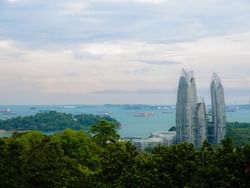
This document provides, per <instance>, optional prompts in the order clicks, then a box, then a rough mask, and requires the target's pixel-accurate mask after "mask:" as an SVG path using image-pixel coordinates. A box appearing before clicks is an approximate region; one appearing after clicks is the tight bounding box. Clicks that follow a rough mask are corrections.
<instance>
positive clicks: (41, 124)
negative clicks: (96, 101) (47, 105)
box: [0, 111, 120, 132]
mask: <svg viewBox="0 0 250 188" xmlns="http://www.w3.org/2000/svg"><path fill="white" fill-rule="evenodd" d="M102 120H105V121H108V122H109V123H112V124H114V125H115V126H116V127H120V123H119V122H118V121H117V120H115V119H113V118H111V117H110V116H101V115H93V114H80V115H73V114H68V113H59V112H56V111H49V112H43V113H37V114H35V115H33V116H24V117H21V116H19V117H15V118H11V119H6V120H0V130H1V132H4V131H12V132H14V131H18V132H19V131H27V130H38V131H42V132H56V131H62V130H64V129H66V128H71V129H73V130H82V129H83V130H88V129H89V128H90V126H92V125H95V124H97V123H98V122H100V121H102Z"/></svg>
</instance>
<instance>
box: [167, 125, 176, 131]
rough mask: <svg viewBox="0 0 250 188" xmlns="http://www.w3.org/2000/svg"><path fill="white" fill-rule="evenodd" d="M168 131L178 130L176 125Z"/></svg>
mask: <svg viewBox="0 0 250 188" xmlns="http://www.w3.org/2000/svg"><path fill="white" fill-rule="evenodd" d="M168 131H176V127H175V126H173V127H171V128H170V129H168Z"/></svg>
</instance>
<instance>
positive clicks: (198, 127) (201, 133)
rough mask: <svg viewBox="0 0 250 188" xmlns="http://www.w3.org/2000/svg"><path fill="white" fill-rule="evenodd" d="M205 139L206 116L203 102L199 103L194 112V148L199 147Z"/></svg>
mask: <svg viewBox="0 0 250 188" xmlns="http://www.w3.org/2000/svg"><path fill="white" fill-rule="evenodd" d="M206 139H207V116H206V106H205V103H204V101H202V102H199V103H198V104H197V106H196V111H195V146H196V147H201V146H202V143H203V142H204V141H205V140H206Z"/></svg>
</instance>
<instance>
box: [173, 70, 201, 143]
mask: <svg viewBox="0 0 250 188" xmlns="http://www.w3.org/2000/svg"><path fill="white" fill-rule="evenodd" d="M196 104H197V96H196V85H195V79H194V76H193V71H190V72H186V71H185V70H182V73H181V77H180V80H179V87H178V94H177V104H176V138H177V143H181V142H183V141H186V142H189V143H193V144H194V143H195V135H194V134H195V108H196Z"/></svg>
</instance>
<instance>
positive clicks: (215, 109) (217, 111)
mask: <svg viewBox="0 0 250 188" xmlns="http://www.w3.org/2000/svg"><path fill="white" fill-rule="evenodd" d="M210 92H211V104H212V122H208V118H207V113H206V105H205V103H204V101H202V102H199V103H197V93H196V85H195V78H194V75H193V71H190V72H186V71H185V70H182V73H181V76H180V80H179V86H178V92H177V104H176V143H181V142H189V143H192V144H194V145H195V146H196V147H201V146H202V143H203V142H204V141H205V140H208V141H209V142H210V143H211V144H218V143H220V142H221V140H222V139H223V138H224V136H225V124H226V116H225V99H224V90H223V86H222V83H221V80H220V78H219V77H218V75H217V74H215V73H214V74H213V77H212V82H211V86H210Z"/></svg>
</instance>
